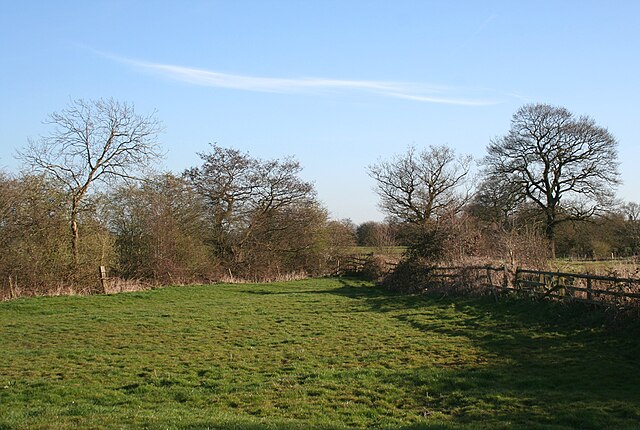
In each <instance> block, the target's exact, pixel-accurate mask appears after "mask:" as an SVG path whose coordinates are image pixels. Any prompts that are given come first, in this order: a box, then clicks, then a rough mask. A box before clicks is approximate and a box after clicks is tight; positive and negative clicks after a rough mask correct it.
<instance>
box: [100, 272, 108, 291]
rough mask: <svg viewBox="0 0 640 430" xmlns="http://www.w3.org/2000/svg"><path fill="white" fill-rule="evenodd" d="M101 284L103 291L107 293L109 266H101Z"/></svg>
mask: <svg viewBox="0 0 640 430" xmlns="http://www.w3.org/2000/svg"><path fill="white" fill-rule="evenodd" d="M100 285H101V286H102V293H103V294H107V268H106V267H104V266H100Z"/></svg>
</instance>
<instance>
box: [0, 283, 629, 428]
mask: <svg viewBox="0 0 640 430" xmlns="http://www.w3.org/2000/svg"><path fill="white" fill-rule="evenodd" d="M606 320H607V315H605V314H603V313H601V311H594V310H589V309H587V308H585V307H580V306H575V307H572V306H565V305H562V304H558V303H555V304H554V303H536V302H531V301H527V300H515V299H505V300H502V301H500V302H498V303H496V302H495V301H494V300H492V299H490V298H438V297H427V296H401V295H395V294H391V293H388V292H385V291H384V290H381V289H380V288H378V287H374V286H372V285H370V284H367V283H363V282H361V281H355V280H344V279H322V280H305V281H296V282H288V283H278V284H253V285H246V284H245V285H240V284H236V285H208V286H194V287H170V288H164V289H158V290H153V291H148V292H137V293H123V294H118V295H110V296H88V297H40V298H29V299H19V300H15V301H12V302H4V303H0V429H2V430H7V429H39V428H40V429H72V428H92V429H103V428H104V429H107V428H114V429H115V428H150V429H306V428H321V429H343V428H394V429H396V428H397V429H520V428H530V429H573V428H580V429H605V428H611V429H633V428H640V383H639V382H640V326H638V325H632V324H631V323H626V324H625V325H620V324H618V325H613V326H612V325H611V324H605V321H606Z"/></svg>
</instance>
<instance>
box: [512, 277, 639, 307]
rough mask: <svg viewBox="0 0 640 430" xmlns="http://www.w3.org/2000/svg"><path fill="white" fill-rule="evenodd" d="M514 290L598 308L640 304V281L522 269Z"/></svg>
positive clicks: (516, 279)
mask: <svg viewBox="0 0 640 430" xmlns="http://www.w3.org/2000/svg"><path fill="white" fill-rule="evenodd" d="M513 284H514V288H515V289H516V290H517V291H520V292H526V293H529V294H531V295H534V296H537V297H548V298H552V299H560V300H571V301H579V302H585V303H590V304H596V305H615V306H619V307H629V306H638V305H640V279H635V278H617V277H612V276H599V275H589V274H578V273H564V272H543V271H539V270H527V269H518V270H516V273H515V276H514V282H513Z"/></svg>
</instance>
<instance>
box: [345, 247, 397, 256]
mask: <svg viewBox="0 0 640 430" xmlns="http://www.w3.org/2000/svg"><path fill="white" fill-rule="evenodd" d="M406 250H407V247H406V246H352V247H350V248H349V249H348V250H347V251H348V252H349V253H351V254H356V255H366V254H380V255H392V256H398V257H400V256H402V254H404V252H405V251H406Z"/></svg>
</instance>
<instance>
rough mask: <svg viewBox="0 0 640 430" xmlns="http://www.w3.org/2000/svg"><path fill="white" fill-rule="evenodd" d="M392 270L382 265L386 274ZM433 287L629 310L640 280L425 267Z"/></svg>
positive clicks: (355, 260)
mask: <svg viewBox="0 0 640 430" xmlns="http://www.w3.org/2000/svg"><path fill="white" fill-rule="evenodd" d="M367 261H368V258H366V257H350V258H346V259H344V261H343V264H342V270H341V271H340V274H347V275H349V274H358V273H362V271H363V270H364V268H365V267H366V264H367ZM394 267H395V264H393V263H385V268H386V269H387V272H390V271H392V270H393V268H394ZM425 270H426V271H427V272H428V279H429V280H430V284H429V286H428V287H427V288H425V289H427V290H428V289H430V288H432V287H436V288H437V287H445V288H446V287H452V286H457V287H461V288H462V289H469V288H471V289H480V290H485V291H489V292H492V293H494V294H497V293H502V292H511V293H516V294H519V295H523V296H529V297H536V298H540V299H551V300H561V301H572V302H581V303H588V304H592V305H597V306H614V307H617V308H630V307H638V306H640V279H639V278H624V277H615V276H602V275H592V274H588V273H571V272H560V271H555V272H553V271H545V270H533V269H526V268H516V269H515V270H510V269H509V268H507V267H506V266H491V265H484V266H483V265H479V266H433V267H429V268H425Z"/></svg>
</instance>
